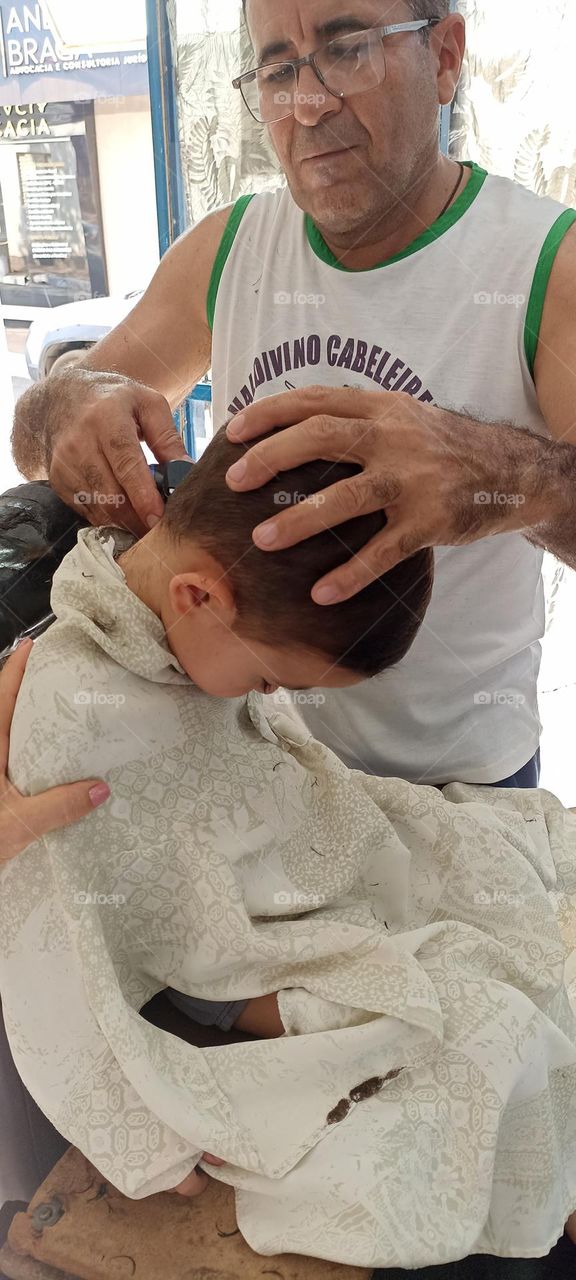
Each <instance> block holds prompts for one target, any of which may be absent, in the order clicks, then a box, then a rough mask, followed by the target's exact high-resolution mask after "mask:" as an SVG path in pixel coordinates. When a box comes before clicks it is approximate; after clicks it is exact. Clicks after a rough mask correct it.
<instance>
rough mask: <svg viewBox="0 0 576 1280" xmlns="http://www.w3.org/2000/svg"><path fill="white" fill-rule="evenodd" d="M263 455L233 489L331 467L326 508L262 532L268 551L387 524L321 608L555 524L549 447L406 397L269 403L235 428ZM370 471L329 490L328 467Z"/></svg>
mask: <svg viewBox="0 0 576 1280" xmlns="http://www.w3.org/2000/svg"><path fill="white" fill-rule="evenodd" d="M275 427H276V428H278V427H287V428H288V429H287V430H286V431H279V432H277V433H276V434H275V435H273V436H269V437H268V439H266V440H262V441H260V442H259V443H258V444H255V445H254V446H253V447H252V448H251V449H250V450H249V451H248V453H247V454H246V456H245V457H243V458H241V459H240V461H239V462H238V463H236V464H235V465H234V466H233V467H231V468H230V470H229V472H228V475H227V481H228V485H229V487H230V488H231V489H234V490H235V491H236V492H242V491H244V490H247V489H258V488H260V486H261V485H263V484H266V483H267V482H268V481H270V480H271V479H273V478H274V477H275V476H277V475H279V474H281V473H282V472H284V471H291V470H293V469H295V468H297V467H299V466H302V465H303V464H304V463H306V462H311V461H313V460H316V459H318V458H320V459H324V460H325V461H326V463H327V466H326V482H327V487H326V488H325V489H324V490H323V491H322V501H321V502H318V501H316V502H314V501H308V502H297V503H294V504H293V505H292V506H291V507H290V509H288V510H285V511H283V512H281V513H280V514H279V515H278V516H277V517H275V518H274V519H273V520H268V521H266V523H265V524H263V525H259V526H258V528H257V529H255V530H254V534H253V537H254V542H255V543H256V545H257V546H258V547H259V548H260V549H261V550H262V551H281V550H283V549H284V548H285V547H292V546H294V545H295V544H296V543H298V542H302V541H303V540H304V539H305V538H310V537H313V536H314V535H315V534H317V533H320V532H322V531H323V530H325V529H331V528H334V527H336V526H338V525H340V524H343V523H344V521H346V520H352V519H353V518H354V517H356V516H362V515H367V514H368V513H370V512H373V511H385V513H386V517H387V524H386V527H385V529H383V530H382V532H381V533H379V534H378V535H377V536H376V537H375V538H372V540H371V541H370V542H368V543H367V545H366V546H365V547H363V549H362V551H361V552H359V554H358V555H356V556H354V557H353V558H352V559H350V560H349V561H348V563H347V564H344V565H342V566H341V567H340V568H339V569H335V570H334V571H333V572H332V573H330V574H328V575H327V577H325V578H322V579H321V580H320V581H319V582H317V583H316V584H315V586H314V588H313V592H312V594H313V598H314V600H315V601H316V603H317V604H335V603H337V602H338V601H341V600H347V599H350V597H352V596H354V595H356V593H357V592H358V591H361V590H363V588H364V587H367V586H368V585H369V583H371V582H373V581H374V580H375V579H376V578H378V577H380V576H382V575H383V574H385V573H387V572H388V570H389V569H392V568H393V567H394V565H396V564H398V563H399V562H400V561H401V560H404V559H406V557H408V556H411V555H414V553H415V552H416V551H419V550H421V549H422V548H423V547H444V546H460V545H462V544H464V543H469V542H475V541H477V540H478V539H480V538H486V537H490V536H491V535H492V534H496V533H507V532H511V531H512V530H520V531H522V532H524V531H525V530H526V529H528V528H531V527H533V526H534V525H535V524H537V523H539V522H540V521H541V520H543V519H544V518H545V515H544V513H543V509H542V510H541V509H540V507H541V506H542V502H541V500H540V506H539V503H538V495H537V489H538V476H539V472H540V470H541V468H539V466H538V465H537V462H538V458H539V456H540V453H541V450H542V445H543V441H542V439H540V437H539V436H531V435H530V433H529V432H527V431H522V430H519V429H518V428H515V427H510V426H508V425H506V424H501V423H497V424H495V425H494V424H490V423H483V422H474V421H472V420H471V419H469V418H465V417H462V416H461V415H459V414H454V413H449V412H447V411H445V410H444V409H439V408H437V407H436V406H434V405H432V404H422V403H420V402H419V401H417V400H414V399H413V398H412V396H409V395H406V394H405V393H404V392H401V391H398V392H394V391H360V390H356V389H355V388H351V387H349V388H346V387H304V388H303V389H302V390H301V391H289V392H285V393H283V394H282V395H278V396H266V397H264V399H262V400H259V401H257V402H256V403H255V404H252V405H250V407H249V408H248V409H246V410H243V412H242V413H241V414H238V416H237V417H236V418H233V419H232V421H231V422H230V423H229V424H228V428H227V431H228V437H229V439H230V440H233V441H235V442H238V443H249V442H250V441H252V440H255V439H256V437H258V436H261V435H263V434H264V433H268V432H270V431H272V430H273V428H275ZM332 461H334V462H336V461H341V462H349V463H357V464H359V465H360V466H361V468H362V470H361V471H360V472H359V474H358V475H355V476H353V477H351V478H350V479H349V480H343V481H340V483H338V484H333V485H331V486H330V485H329V481H330V465H329V464H330V462H332Z"/></svg>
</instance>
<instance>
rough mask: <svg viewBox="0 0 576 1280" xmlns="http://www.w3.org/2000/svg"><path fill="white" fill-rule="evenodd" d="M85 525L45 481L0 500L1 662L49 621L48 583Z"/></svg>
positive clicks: (8, 492)
mask: <svg viewBox="0 0 576 1280" xmlns="http://www.w3.org/2000/svg"><path fill="white" fill-rule="evenodd" d="M86 524H87V521H86V520H79V519H78V516H77V515H76V513H75V512H74V511H72V510H71V508H70V507H67V506H66V503H64V502H62V500H61V498H59V497H58V495H57V494H56V493H54V490H53V489H51V488H50V485H49V484H48V482H47V481H44V480H36V481H33V482H32V483H31V484H22V485H19V486H18V487H17V488H16V489H8V491H7V493H4V494H2V495H1V496H0V660H1V659H2V658H4V657H6V654H7V653H8V652H9V650H10V649H11V648H12V647H13V645H14V644H15V643H16V642H17V641H18V640H20V639H21V638H22V637H23V636H25V635H33V634H39V633H40V631H42V630H44V629H45V627H46V626H47V625H49V623H50V621H52V617H53V615H52V614H51V611H50V591H51V588H52V578H53V576H54V574H55V572H56V569H57V568H58V566H59V565H60V564H61V562H62V560H63V559H64V556H65V555H67V554H68V552H69V551H71V550H72V547H73V546H74V545H75V543H76V538H77V534H78V530H79V529H81V528H84V527H85V526H86Z"/></svg>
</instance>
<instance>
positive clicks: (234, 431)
mask: <svg viewBox="0 0 576 1280" xmlns="http://www.w3.org/2000/svg"><path fill="white" fill-rule="evenodd" d="M245 421H246V419H245V417H244V414H243V413H239V414H238V417H237V418H232V421H231V422H229V423H228V427H227V434H228V436H229V437H230V436H237V435H239V434H240V432H241V430H242V428H243V426H244V423H245Z"/></svg>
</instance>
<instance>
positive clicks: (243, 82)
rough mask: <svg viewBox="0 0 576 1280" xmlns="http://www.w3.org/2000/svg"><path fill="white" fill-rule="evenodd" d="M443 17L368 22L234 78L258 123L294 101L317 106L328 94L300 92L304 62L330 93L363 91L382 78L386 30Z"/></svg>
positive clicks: (282, 114) (287, 110)
mask: <svg viewBox="0 0 576 1280" xmlns="http://www.w3.org/2000/svg"><path fill="white" fill-rule="evenodd" d="M441 21H442V19H441V18H427V19H422V21H421V22H396V23H394V24H393V25H392V26H387V27H370V28H368V29H367V30H366V31H355V32H354V33H353V34H352V35H349V36H338V38H337V39H336V40H331V41H330V43H329V44H325V45H323V46H322V48H321V49H316V50H315V52H314V53H309V54H308V55H307V57H305V58H293V59H291V60H290V61H288V62H270V63H267V64H266V65H265V66H263V67H256V68H255V69H254V70H253V71H246V72H245V73H244V75H242V76H238V77H237V78H236V79H235V80H233V81H232V84H233V86H234V88H235V89H240V92H241V94H242V97H243V99H244V102H245V103H246V106H247V107H248V110H249V112H250V114H251V115H252V116H253V117H254V119H255V120H257V121H258V123H259V124H274V123H275V122H276V121H277V120H284V119H285V118H286V117H287V116H291V115H293V113H294V111H295V109H296V106H297V104H298V103H301V102H304V103H307V102H311V101H312V102H314V103H315V104H316V105H319V106H321V105H322V104H323V103H324V102H325V100H326V95H325V94H324V93H323V94H317V93H316V94H312V95H310V94H300V93H299V90H298V82H299V73H300V70H301V68H302V67H312V69H313V70H314V72H315V73H316V76H317V78H318V80H319V81H320V84H321V85H322V86H323V88H324V89H325V90H326V91H327V92H328V93H329V94H331V96H332V97H334V98H346V97H350V96H351V95H352V94H357V93H367V92H368V90H369V89H375V88H376V87H377V86H378V85H379V84H382V82H383V80H385V79H386V55H385V53H384V45H383V39H384V37H385V36H393V35H396V34H397V33H398V32H400V31H423V30H424V28H425V27H435V26H436V25H437V24H438V23H439V22H441Z"/></svg>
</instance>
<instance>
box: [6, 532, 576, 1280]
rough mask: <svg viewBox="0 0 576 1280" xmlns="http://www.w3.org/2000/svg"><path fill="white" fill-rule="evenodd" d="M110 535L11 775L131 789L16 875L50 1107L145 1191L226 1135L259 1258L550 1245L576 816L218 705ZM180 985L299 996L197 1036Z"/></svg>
mask: <svg viewBox="0 0 576 1280" xmlns="http://www.w3.org/2000/svg"><path fill="white" fill-rule="evenodd" d="M127 545H129V539H126V536H125V535H121V534H119V533H118V532H117V531H114V532H112V531H110V530H107V531H96V530H93V529H90V530H83V531H82V532H81V533H80V536H79V541H78V545H77V547H76V548H75V550H74V551H73V552H72V553H71V554H70V555H69V556H68V557H67V558H66V560H65V561H64V562H63V565H62V567H61V568H60V570H59V572H58V574H57V575H56V578H55V581H54V590H53V608H54V611H55V613H56V615H57V622H56V623H55V624H54V625H53V626H52V627H51V628H50V630H49V631H48V632H47V633H46V634H45V635H44V636H43V637H42V638H41V639H40V640H39V641H37V643H36V645H35V647H34V651H33V653H32V656H31V658H30V661H29V664H28V670H27V673H26V678H25V682H24V685H23V688H22V691H21V694H20V698H19V701H18V704H17V708H16V714H15V720H14V731H13V735H12V746H11V754H10V775H11V778H12V780H13V782H14V783H15V784H16V785H17V786H18V787H20V788H22V789H23V790H24V791H26V792H27V793H29V794H36V793H37V792H39V791H41V790H43V789H44V788H45V787H48V786H53V785H55V784H58V783H59V782H62V781H68V780H74V779H79V778H84V777H91V776H94V777H104V778H105V779H106V780H107V781H108V782H109V784H110V786H111V789H112V798H111V800H110V801H109V802H108V804H106V805H105V806H104V807H103V808H101V809H98V810H96V811H95V812H94V813H92V814H91V815H90V816H89V817H87V818H86V819H84V820H83V821H82V822H80V823H77V824H76V825H74V826H72V827H69V828H68V829H66V830H64V831H58V832H55V833H54V834H53V835H50V836H46V837H45V838H44V839H43V840H41V841H38V842H37V843H36V844H34V845H32V846H31V847H30V848H29V849H28V850H27V851H26V852H25V853H24V854H22V855H21V856H20V857H18V858H16V859H15V860H14V861H12V862H11V863H9V864H8V865H7V866H6V867H5V868H4V869H3V871H2V874H1V885H0V920H1V929H0V989H1V994H2V1003H3V1009H4V1016H5V1021H6V1028H7V1033H8V1037H9V1041H10V1045H11V1049H12V1052H13V1055H14V1059H15V1062H16V1065H17V1067H18V1070H19V1072H20V1074H21V1076H22V1079H23V1080H24V1082H25V1084H26V1086H27V1087H28V1089H29V1091H30V1093H31V1094H32V1095H33V1097H34V1098H35V1099H36V1101H37V1102H38V1104H39V1105H40V1107H41V1108H42V1110H43V1111H44V1112H45V1114H46V1115H47V1116H48V1117H49V1119H50V1120H51V1121H52V1122H53V1124H54V1125H55V1126H56V1128H57V1129H58V1130H59V1131H60V1132H61V1133H62V1134H63V1135H64V1136H65V1137H66V1138H67V1139H68V1140H69V1141H70V1142H71V1143H73V1144H74V1145H75V1146H77V1147H78V1148H79V1149H80V1150H81V1151H82V1152H83V1153H84V1154H85V1155H86V1156H87V1157H88V1158H89V1159H90V1160H91V1161H92V1162H93V1163H94V1165H95V1166H96V1167H97V1168H98V1170H99V1171H100V1172H101V1174H102V1176H103V1178H106V1179H108V1180H109V1181H110V1182H111V1183H112V1184H113V1185H114V1186H116V1187H118V1188H119V1189H120V1190H121V1191H123V1192H124V1193H125V1194H126V1195H127V1196H129V1197H132V1198H134V1199H139V1198H142V1197H145V1196H149V1195H151V1194H153V1193H155V1192H159V1191H164V1190H168V1189H170V1188H172V1187H174V1186H176V1185H177V1184H178V1183H179V1182H180V1181H181V1180H182V1179H183V1178H185V1177H186V1176H187V1175H188V1173H189V1172H190V1171H191V1169H192V1168H193V1166H194V1165H195V1163H196V1162H197V1160H198V1159H199V1158H200V1155H201V1153H202V1152H203V1151H205V1150H207V1151H211V1152H213V1153H214V1154H216V1155H218V1156H220V1157H222V1158H223V1159H224V1160H225V1161H226V1164H225V1165H224V1166H223V1167H222V1168H218V1169H215V1168H210V1173H211V1175H212V1176H213V1177H215V1178H218V1179H220V1180H222V1181H224V1182H227V1183H229V1184H231V1185H232V1186H234V1187H235V1189H236V1203H237V1214H238V1224H239V1227H240V1229H241V1231H242V1234H243V1235H244V1237H245V1238H246V1240H247V1241H248V1243H249V1244H250V1245H251V1246H252V1248H253V1249H254V1250H256V1251H257V1252H258V1253H260V1254H276V1253H283V1252H290V1253H301V1254H304V1255H308V1256H318V1257H322V1258H327V1259H332V1260H335V1261H339V1262H342V1263H349V1264H354V1265H359V1266H366V1267H373V1266H382V1267H394V1266H396V1267H404V1268H407V1269H408V1268H417V1267H422V1266H426V1265H432V1264H440V1263H443V1262H447V1261H452V1260H455V1259H457V1258H461V1257H464V1256H467V1255H469V1254H472V1253H488V1254H496V1255H501V1256H512V1257H529V1258H533V1257H537V1256H540V1255H544V1254H547V1253H548V1252H549V1250H550V1249H551V1247H552V1246H553V1245H554V1243H555V1242H556V1240H557V1239H558V1238H559V1237H560V1236H561V1234H562V1232H563V1229H564V1223H565V1221H566V1219H567V1218H568V1216H569V1214H570V1213H571V1212H573V1211H574V1210H575V1209H576V1016H575V1009H576V971H575V966H574V955H575V953H576V816H575V815H573V814H572V813H570V812H568V811H566V810H564V808H563V807H562V805H561V804H560V802H559V801H558V800H557V799H556V798H555V797H554V796H553V795H551V794H549V793H548V792H545V791H537V790H534V791H526V792H523V791H509V790H492V789H489V788H483V787H471V786H465V785H463V784H453V785H451V786H448V787H446V788H445V789H444V791H443V792H440V791H438V790H436V789H435V788H433V787H426V786H422V787H419V786H414V785H412V784H410V783H407V782H404V781H401V780H399V779H396V778H389V779H381V778H375V777H368V776H365V775H364V774H361V773H358V772H350V771H349V770H348V769H347V768H346V767H345V766H344V765H343V764H342V763H341V762H340V761H339V760H338V759H337V758H336V757H335V756H334V755H332V754H331V752H330V751H328V750H327V749H326V748H325V747H323V746H321V745H320V744H319V743H318V742H316V741H314V740H313V739H312V738H311V737H310V735H309V733H308V731H307V730H305V729H304V728H303V727H302V726H301V725H300V724H299V723H298V722H297V720H296V719H295V718H292V715H291V714H290V713H289V709H288V710H286V709H282V708H278V707H275V706H274V704H272V703H271V701H270V699H263V698H262V697H260V696H259V695H250V696H249V697H248V698H247V699H239V700H234V701H225V700H220V699H216V698H212V697H208V696H206V695H204V694H202V693H200V692H199V691H198V690H197V689H196V688H194V686H193V685H192V684H191V682H190V680H189V679H188V677H187V676H186V674H185V673H184V672H183V670H182V668H181V667H180V666H179V664H178V662H177V660H176V659H175V658H174V657H173V655H172V654H171V652H170V650H169V649H168V647H167V644H166V639H165V634H164V631H163V628H162V625H161V623H160V621H159V619H158V618H157V617H156V616H155V615H154V614H152V613H151V612H150V611H149V610H148V609H147V608H146V606H145V605H144V604H143V603H142V602H141V601H140V600H139V599H138V598H137V597H136V596H134V595H133V594H132V593H131V592H130V590H129V589H128V586H127V584H126V581H125V578H124V574H123V573H122V570H121V569H120V567H119V565H118V564H116V562H115V560H114V554H115V553H118V551H119V550H121V549H123V547H124V546H127ZM166 986H171V987H175V988H177V989H178V990H179V991H182V992H186V993H188V994H189V995H192V996H196V997H200V998H205V999H209V1000H222V1001H225V1000H234V999H241V998H243V997H244V998H245V997H252V996H258V995H263V994H265V993H267V992H273V991H279V992H280V993H281V994H280V996H279V1007H280V1013H281V1017H282V1021H283V1024H284V1026H285V1035H284V1036H281V1037H279V1038H278V1039H273V1040H254V1041H248V1042H245V1043H240V1044H233V1045H225V1046H223V1047H219V1048H208V1049H202V1050H201V1049H198V1048H196V1047H194V1046H193V1045H190V1044H188V1043H186V1042H184V1041H182V1040H180V1039H178V1038H177V1037H176V1036H174V1035H171V1034H170V1033H168V1032H165V1031H162V1030H160V1029H159V1028H157V1027H155V1026H152V1025H151V1024H149V1023H148V1022H147V1021H145V1019H143V1018H142V1016H141V1015H140V1013H139V1010H140V1009H141V1008H142V1006H143V1005H144V1004H145V1003H146V1002H147V1001H148V1000H149V999H150V998H151V997H152V996H153V995H155V994H156V993H157V992H158V991H160V990H161V989H162V988H164V987H166Z"/></svg>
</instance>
